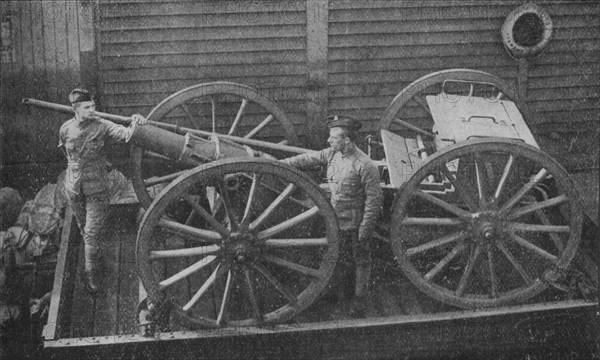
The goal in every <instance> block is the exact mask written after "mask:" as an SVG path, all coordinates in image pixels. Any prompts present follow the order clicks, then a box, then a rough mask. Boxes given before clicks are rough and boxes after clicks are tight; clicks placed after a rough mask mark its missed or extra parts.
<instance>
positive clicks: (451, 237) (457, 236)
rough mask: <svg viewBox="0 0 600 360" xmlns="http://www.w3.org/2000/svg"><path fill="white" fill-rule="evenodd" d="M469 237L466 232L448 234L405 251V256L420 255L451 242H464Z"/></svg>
mask: <svg viewBox="0 0 600 360" xmlns="http://www.w3.org/2000/svg"><path fill="white" fill-rule="evenodd" d="M468 237H469V233H468V232H466V231H457V232H455V233H452V234H448V235H445V236H442V237H440V238H437V239H435V240H433V241H429V242H426V243H425V244H422V245H419V246H415V247H412V248H410V249H407V250H406V256H412V255H415V254H418V253H422V252H424V251H427V250H430V249H433V248H436V247H440V246H443V245H446V244H449V243H451V242H454V241H459V240H464V239H467V238H468Z"/></svg>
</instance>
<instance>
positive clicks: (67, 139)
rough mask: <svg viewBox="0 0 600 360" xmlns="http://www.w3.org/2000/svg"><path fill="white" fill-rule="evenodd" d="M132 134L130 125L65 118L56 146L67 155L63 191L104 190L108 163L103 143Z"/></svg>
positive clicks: (78, 192) (91, 193) (94, 191)
mask: <svg viewBox="0 0 600 360" xmlns="http://www.w3.org/2000/svg"><path fill="white" fill-rule="evenodd" d="M132 133H133V127H124V126H121V125H117V124H114V123H112V122H110V121H108V120H103V119H96V120H86V121H84V122H82V123H78V122H77V120H76V119H75V118H73V119H71V120H68V121H66V122H65V123H64V124H63V125H62V126H61V127H60V131H59V143H58V146H59V147H61V146H64V147H65V153H66V156H67V162H68V163H67V172H66V176H65V187H66V189H67V191H70V192H73V193H75V194H80V193H81V192H82V191H83V194H84V195H93V194H97V193H100V192H103V191H106V190H108V186H109V180H108V167H109V165H110V163H109V162H108V161H107V160H106V155H105V154H104V144H105V142H106V140H108V139H113V140H117V141H128V140H129V138H130V137H131V134H132Z"/></svg>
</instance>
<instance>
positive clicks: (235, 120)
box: [227, 98, 248, 135]
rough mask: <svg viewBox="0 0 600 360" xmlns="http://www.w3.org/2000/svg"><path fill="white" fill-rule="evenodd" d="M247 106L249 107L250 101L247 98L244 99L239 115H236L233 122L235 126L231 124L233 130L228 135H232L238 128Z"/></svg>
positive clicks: (230, 129)
mask: <svg viewBox="0 0 600 360" xmlns="http://www.w3.org/2000/svg"><path fill="white" fill-rule="evenodd" d="M246 105H248V100H247V99H246V98H243V99H242V103H241V104H240V108H239V109H238V112H237V114H236V115H235V119H234V120H233V124H231V128H229V131H228V132H227V135H232V134H233V133H234V132H235V129H236V128H237V126H238V124H239V122H240V119H241V118H242V114H243V113H244V109H246Z"/></svg>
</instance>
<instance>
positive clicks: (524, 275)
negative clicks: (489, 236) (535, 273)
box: [496, 241, 533, 286]
mask: <svg viewBox="0 0 600 360" xmlns="http://www.w3.org/2000/svg"><path fill="white" fill-rule="evenodd" d="M496 247H497V248H498V249H500V251H502V253H503V254H504V256H506V258H507V259H508V261H509V262H510V263H511V264H512V266H513V267H514V268H515V270H517V272H518V273H519V275H521V278H523V280H524V281H525V284H527V285H528V286H529V285H531V284H532V283H533V281H531V278H530V277H529V275H528V274H527V272H526V271H525V269H524V268H523V266H521V264H520V263H519V262H518V261H517V259H515V257H514V256H513V254H512V253H511V252H510V251H509V250H508V248H507V247H506V245H504V242H503V241H496Z"/></svg>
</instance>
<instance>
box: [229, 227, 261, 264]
mask: <svg viewBox="0 0 600 360" xmlns="http://www.w3.org/2000/svg"><path fill="white" fill-rule="evenodd" d="M225 252H226V256H227V258H228V259H230V260H232V261H235V262H238V263H246V262H251V261H254V260H256V259H258V258H259V257H260V247H259V246H258V245H257V239H256V237H255V236H254V235H252V234H251V233H249V232H244V233H232V234H231V236H230V237H229V239H227V240H226V242H225Z"/></svg>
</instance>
